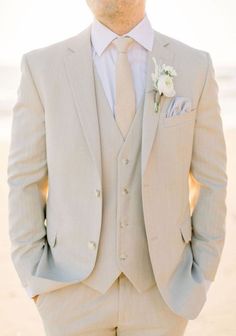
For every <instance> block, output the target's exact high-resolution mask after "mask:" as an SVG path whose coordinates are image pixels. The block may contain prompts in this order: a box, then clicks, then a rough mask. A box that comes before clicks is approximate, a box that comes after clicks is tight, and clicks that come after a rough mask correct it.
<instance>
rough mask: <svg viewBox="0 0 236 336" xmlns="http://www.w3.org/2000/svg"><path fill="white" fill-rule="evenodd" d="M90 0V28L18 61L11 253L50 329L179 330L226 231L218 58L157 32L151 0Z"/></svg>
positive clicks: (194, 312)
mask: <svg viewBox="0 0 236 336" xmlns="http://www.w3.org/2000/svg"><path fill="white" fill-rule="evenodd" d="M87 3H88V5H89V7H90V8H91V10H92V12H93V13H94V15H95V18H94V21H93V23H92V24H91V25H90V26H89V27H87V28H86V29H85V30H84V31H82V32H81V33H79V34H78V35H76V36H75V37H72V38H70V39H68V40H66V41H63V42H60V43H56V44H54V45H51V46H48V47H45V48H42V49H38V50H34V51H31V52H28V53H26V54H25V55H24V56H23V58H22V79H21V84H20V87H19V91H18V101H17V103H16V105H15V107H14V116H13V125H12V139H11V147H10V154H9V165H8V182H9V188H10V192H9V208H10V211H9V212H10V214H9V222H10V238H11V242H12V259H13V262H14V265H15V267H16V270H17V273H18V275H19V277H20V279H21V282H22V285H23V286H24V287H25V289H26V290H27V292H28V294H29V296H30V297H33V298H34V300H35V304H36V307H37V308H38V311H39V313H40V316H41V318H42V321H43V324H44V327H45V331H46V334H47V335H53V336H54V335H64V336H72V335H84V334H86V335H103V336H106V335H127V336H128V335H135V336H139V335H142V336H145V335H147V336H151V335H155V336H160V335H162V336H170V335H171V336H179V335H183V333H184V331H185V328H186V326H187V323H188V320H191V319H194V318H196V317H197V316H198V314H199V312H200V311H201V309H202V307H203V305H204V303H205V301H206V293H207V289H208V287H209V284H210V283H211V281H213V280H214V279H215V275H216V271H217V268H218V264H219V261H220V256H221V253H222V249H223V245H224V239H225V227H224V221H225V215H226V205H225V197H226V185H227V176H226V150H225V141H224V136H223V130H222V121H221V117H220V108H219V105H218V96H217V95H218V88H217V84H216V81H215V78H214V70H213V66H212V62H211V58H210V56H209V54H208V53H206V52H204V51H199V50H196V49H193V48H191V47H189V46H187V45H185V44H183V43H181V42H178V41H176V40H174V39H172V38H169V37H167V36H164V35H162V34H160V33H159V32H157V31H154V30H153V29H152V27H151V24H150V22H149V20H148V17H147V15H146V13H145V0H137V1H133V0H132V1H131V0H127V1H124V0H112V1H108V0H100V1H99V0H93V1H92V0H87ZM155 64H156V66H158V69H159V72H158V69H157V68H155ZM154 74H155V75H154ZM161 75H162V76H164V77H161ZM161 83H162V84H161ZM161 85H162V89H161ZM170 89H171V90H170Z"/></svg>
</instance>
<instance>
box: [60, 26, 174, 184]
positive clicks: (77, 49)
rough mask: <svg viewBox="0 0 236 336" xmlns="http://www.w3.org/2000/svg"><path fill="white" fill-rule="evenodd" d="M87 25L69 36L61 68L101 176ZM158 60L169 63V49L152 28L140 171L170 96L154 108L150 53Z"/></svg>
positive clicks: (170, 56) (98, 136)
mask: <svg viewBox="0 0 236 336" xmlns="http://www.w3.org/2000/svg"><path fill="white" fill-rule="evenodd" d="M90 30H91V25H90V26H88V27H87V28H86V29H85V30H84V31H82V32H81V33H79V34H78V35H77V37H76V39H72V40H71V41H72V42H71V44H69V46H68V49H67V54H66V56H65V59H64V60H65V68H66V72H67V74H68V80H69V83H70V87H71V90H72V94H73V98H74V101H75V106H76V112H77V114H78V117H79V120H80V122H81V125H82V127H83V130H84V135H85V137H86V140H87V143H88V146H89V149H90V152H91V154H92V157H93V159H94V161H95V164H96V166H97V171H98V175H99V178H100V180H101V147H100V133H99V124H98V116H97V104H96V94H95V83H94V73H93V59H92V49H91V42H90ZM153 56H154V57H155V58H156V60H157V62H158V63H160V64H162V63H166V64H168V65H173V56H174V54H173V52H172V50H170V48H169V43H168V41H167V40H165V39H164V38H163V36H162V35H161V34H159V33H158V32H156V31H154V43H153V48H152V51H149V52H148V57H147V77H146V86H145V97H144V99H145V100H144V111H143V127H142V152H141V167H142V175H143V174H144V172H145V168H146V165H147V161H148V158H149V155H150V152H151V147H152V144H153V141H154V137H155V134H156V130H157V125H158V121H159V118H160V113H162V112H164V110H165V109H166V108H167V107H168V104H169V102H170V98H166V97H162V99H161V105H160V111H159V113H155V111H154V93H153V82H152V78H151V73H152V72H153V71H154V63H153V61H152V57H153Z"/></svg>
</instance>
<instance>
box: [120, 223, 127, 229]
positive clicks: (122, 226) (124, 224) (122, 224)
mask: <svg viewBox="0 0 236 336" xmlns="http://www.w3.org/2000/svg"><path fill="white" fill-rule="evenodd" d="M126 226H128V223H125V222H120V227H121V228H124V227H126Z"/></svg>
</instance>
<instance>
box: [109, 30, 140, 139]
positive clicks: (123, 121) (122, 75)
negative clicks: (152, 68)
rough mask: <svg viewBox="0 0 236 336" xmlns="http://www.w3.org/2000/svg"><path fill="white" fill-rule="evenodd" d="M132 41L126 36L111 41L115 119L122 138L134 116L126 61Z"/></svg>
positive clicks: (133, 94)
mask: <svg viewBox="0 0 236 336" xmlns="http://www.w3.org/2000/svg"><path fill="white" fill-rule="evenodd" d="M133 41H134V40H133V39H132V38H131V37H128V36H122V37H118V38H116V39H115V40H113V41H112V43H113V44H114V45H115V46H116V48H117V52H118V57H117V62H116V83H115V118H116V122H117V124H118V126H119V128H120V130H121V133H122V134H123V136H124V138H125V136H126V135H127V133H128V130H129V126H130V124H131V121H132V120H133V117H134V115H135V91H134V85H133V78H132V72H131V67H130V64H129V60H128V55H127V51H128V47H129V46H130V44H131V43H132V42H133Z"/></svg>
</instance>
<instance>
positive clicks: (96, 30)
mask: <svg viewBox="0 0 236 336" xmlns="http://www.w3.org/2000/svg"><path fill="white" fill-rule="evenodd" d="M124 36H130V37H132V38H133V39H134V40H135V41H136V42H138V43H139V44H140V45H141V46H143V47H144V48H145V49H147V50H149V51H151V50H152V46H153V38H154V31H153V28H152V26H151V23H150V21H149V19H148V17H147V14H146V13H145V16H144V18H143V19H142V21H140V22H139V23H138V24H137V25H136V26H135V27H134V28H133V29H131V30H130V31H129V32H128V33H126V34H124ZM116 37H119V35H117V34H116V33H114V32H113V31H112V30H110V29H109V28H108V27H106V26H105V25H104V24H102V23H101V22H100V21H98V20H97V19H96V18H95V17H94V20H93V22H92V27H91V40H92V44H93V47H94V49H95V51H96V53H97V54H98V56H100V55H101V54H102V53H103V51H104V50H105V49H106V48H107V47H108V45H109V44H110V43H111V42H112V41H113V40H114V39H115V38H116Z"/></svg>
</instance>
